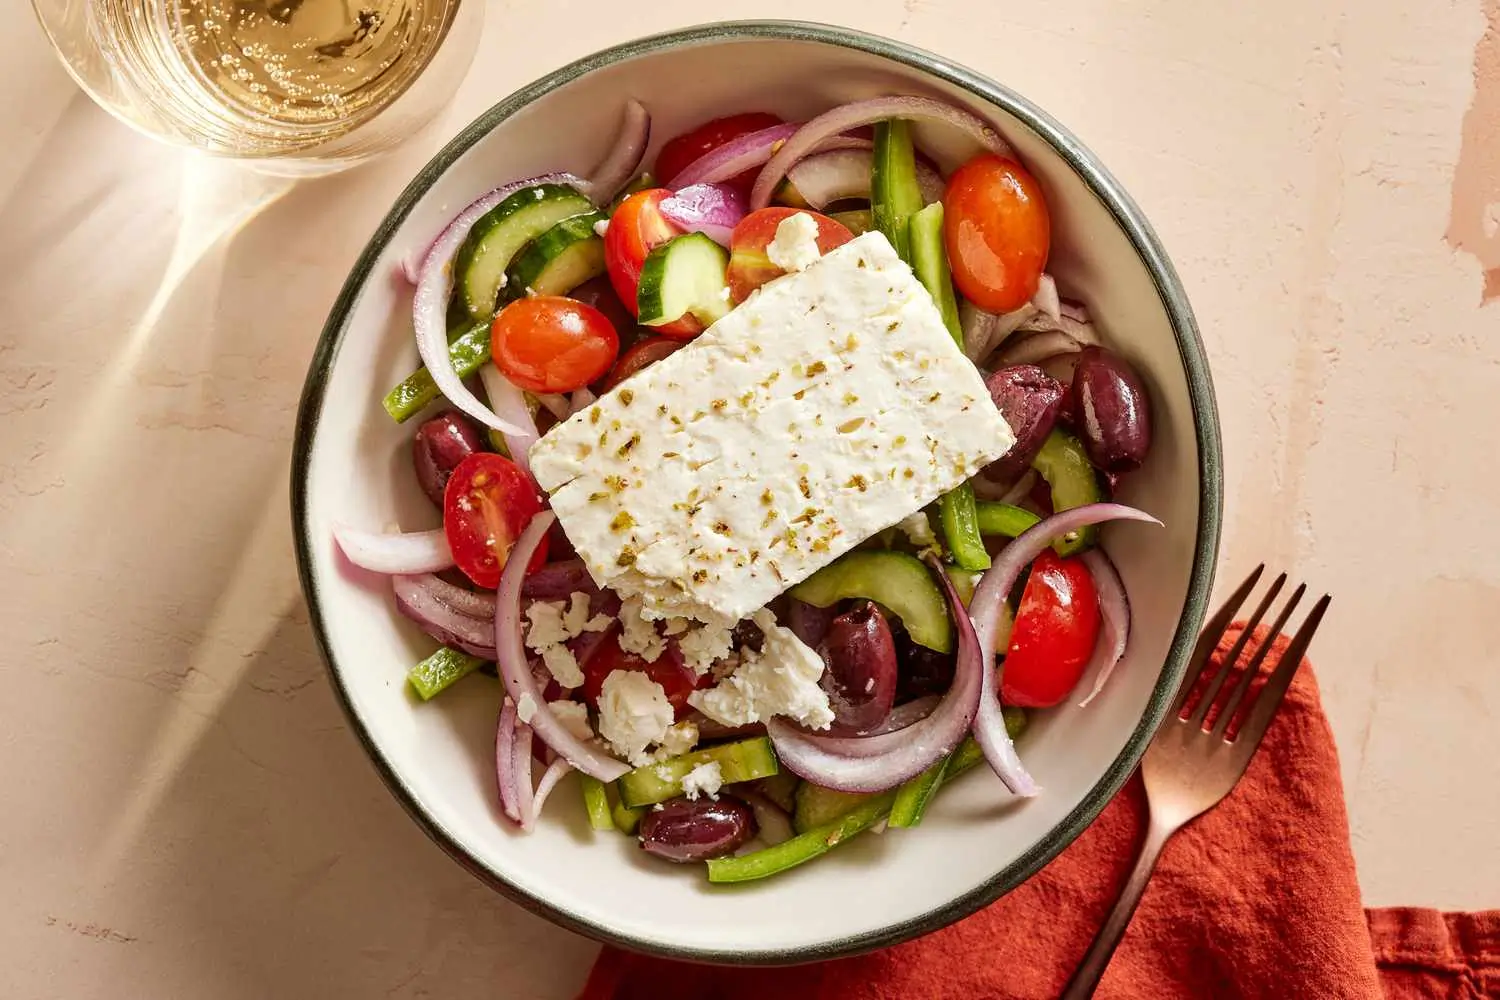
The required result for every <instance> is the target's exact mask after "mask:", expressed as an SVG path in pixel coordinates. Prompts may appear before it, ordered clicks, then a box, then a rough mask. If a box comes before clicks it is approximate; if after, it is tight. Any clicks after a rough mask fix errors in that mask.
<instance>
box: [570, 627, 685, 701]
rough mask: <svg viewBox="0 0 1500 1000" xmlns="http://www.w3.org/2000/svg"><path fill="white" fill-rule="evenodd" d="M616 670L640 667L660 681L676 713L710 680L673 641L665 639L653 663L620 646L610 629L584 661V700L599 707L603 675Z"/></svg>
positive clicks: (605, 675)
mask: <svg viewBox="0 0 1500 1000" xmlns="http://www.w3.org/2000/svg"><path fill="white" fill-rule="evenodd" d="M616 670H640V671H643V672H644V673H645V674H646V676H647V677H649V678H651V679H652V680H653V681H655V682H656V683H658V684H660V685H661V687H662V690H663V691H664V692H666V695H667V701H669V702H671V703H672V709H673V711H674V712H675V713H676V714H677V715H678V716H679V717H680V716H682V715H684V714H685V713H686V711H687V699H688V695H690V694H692V693H693V692H694V691H695V690H697V689H698V688H700V687H706V686H708V685H710V684H712V683H713V675H712V674H704V675H703V676H702V677H699V676H698V675H697V674H695V673H693V671H692V669H691V668H689V667H688V666H687V665H686V664H685V663H683V662H682V653H681V652H679V651H678V649H677V644H676V643H675V642H668V643H667V649H666V652H664V653H662V654H661V656H659V657H657V658H656V661H655V662H654V663H647V662H646V661H645V660H643V659H641V658H640V657H639V656H636V655H635V654H634V653H627V652H625V650H623V649H621V648H620V641H619V638H618V636H617V635H616V633H614V632H611V633H610V634H609V637H608V638H606V639H605V640H604V641H603V642H602V643H600V644H599V648H598V649H597V650H595V651H594V655H593V656H592V657H591V658H590V659H589V662H588V663H586V664H585V665H584V668H583V697H584V700H585V701H587V702H588V703H589V704H590V705H593V706H594V707H595V708H598V707H599V694H600V692H602V691H603V690H604V678H606V677H608V676H609V675H610V674H612V673H614V672H615V671H616Z"/></svg>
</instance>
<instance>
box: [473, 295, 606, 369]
mask: <svg viewBox="0 0 1500 1000" xmlns="http://www.w3.org/2000/svg"><path fill="white" fill-rule="evenodd" d="M619 353H620V337H619V335H618V334H617V333H615V325H614V324H613V323H611V322H610V321H609V317H607V316H605V315H604V314H603V313H602V312H600V311H599V310H597V309H595V308H594V307H593V306H590V305H585V304H583V303H582V302H578V301H575V300H573V299H568V298H563V297H562V296H561V295H536V296H533V297H531V298H525V299H517V300H516V301H514V302H512V303H511V304H510V305H508V306H506V307H505V308H504V309H501V310H500V314H499V315H498V316H496V317H495V322H494V323H492V324H491V325H490V357H491V358H493V359H494V362H495V367H496V368H498V369H500V371H501V373H503V374H504V375H505V377H506V378H508V379H510V380H511V381H512V382H514V383H515V384H516V385H518V386H520V387H521V388H522V389H525V390H527V391H528V392H572V391H573V390H574V389H581V388H582V387H584V386H586V385H588V384H589V383H590V382H592V381H594V380H595V379H597V378H598V377H599V376H600V375H603V374H604V373H605V372H607V371H609V366H610V365H612V364H614V363H615V357H616V355H618V354H619Z"/></svg>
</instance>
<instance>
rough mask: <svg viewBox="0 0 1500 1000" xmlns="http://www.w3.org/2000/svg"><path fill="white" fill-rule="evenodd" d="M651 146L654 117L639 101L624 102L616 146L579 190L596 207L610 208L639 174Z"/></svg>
mask: <svg viewBox="0 0 1500 1000" xmlns="http://www.w3.org/2000/svg"><path fill="white" fill-rule="evenodd" d="M650 143H651V115H650V114H649V113H648V112H647V111H646V109H645V107H644V106H643V105H642V104H641V102H640V101H637V100H636V99H635V98H631V99H629V100H627V101H626V102H625V115H624V117H623V118H622V119H621V121H620V132H619V134H618V135H617V136H615V143H614V145H613V146H611V147H610V150H609V152H608V153H607V154H606V155H605V157H604V160H603V162H601V163H600V164H599V165H598V166H597V167H595V168H594V172H593V174H592V175H591V176H590V179H589V180H588V181H587V182H586V183H585V185H584V187H582V188H581V189H580V190H582V191H583V193H584V194H586V195H588V197H589V200H591V201H592V202H593V203H594V204H595V205H608V204H609V203H610V202H611V201H613V200H614V197H615V195H617V194H619V193H620V192H621V191H622V190H624V188H625V185H627V184H629V183H630V181H631V180H632V179H633V178H634V177H635V175H636V172H637V171H639V170H640V168H641V160H643V159H644V158H645V156H646V147H647V146H648V145H650Z"/></svg>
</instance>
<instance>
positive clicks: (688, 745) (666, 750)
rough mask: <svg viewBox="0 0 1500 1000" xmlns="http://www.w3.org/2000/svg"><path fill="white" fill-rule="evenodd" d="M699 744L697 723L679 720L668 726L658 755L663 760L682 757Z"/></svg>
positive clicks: (657, 752)
mask: <svg viewBox="0 0 1500 1000" xmlns="http://www.w3.org/2000/svg"><path fill="white" fill-rule="evenodd" d="M697 745H698V726H697V724H696V723H694V722H688V721H683V722H679V723H677V724H675V725H671V726H668V727H667V732H666V735H664V736H663V737H662V738H661V748H660V749H659V750H657V751H656V756H657V757H658V758H660V759H661V760H667V759H669V758H672V757H681V756H682V755H683V754H685V753H687V752H688V751H690V750H692V749H693V747H695V746H697Z"/></svg>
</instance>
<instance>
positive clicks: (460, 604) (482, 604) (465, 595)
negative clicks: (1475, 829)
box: [411, 573, 495, 625]
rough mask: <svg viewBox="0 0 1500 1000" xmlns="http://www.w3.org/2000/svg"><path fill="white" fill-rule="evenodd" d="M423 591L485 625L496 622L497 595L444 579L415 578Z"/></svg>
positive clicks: (425, 575)
mask: <svg viewBox="0 0 1500 1000" xmlns="http://www.w3.org/2000/svg"><path fill="white" fill-rule="evenodd" d="M411 578H412V579H414V580H416V581H417V582H418V583H419V584H420V585H421V587H422V589H423V590H425V591H427V592H428V593H429V594H431V595H432V596H433V597H434V598H435V599H436V600H438V601H440V602H441V603H442V604H444V605H445V606H447V607H449V608H451V609H452V610H454V611H456V612H457V613H459V614H461V615H464V616H466V617H468V618H477V619H479V620H480V621H481V622H483V623H484V624H485V625H491V624H492V623H493V622H494V620H495V595H494V594H491V593H488V592H486V591H481V590H465V589H464V588H462V587H455V586H454V585H453V584H451V583H449V582H448V581H447V580H444V579H443V578H442V577H438V576H433V575H432V574H430V573H428V574H424V575H422V576H413V577H411Z"/></svg>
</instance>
